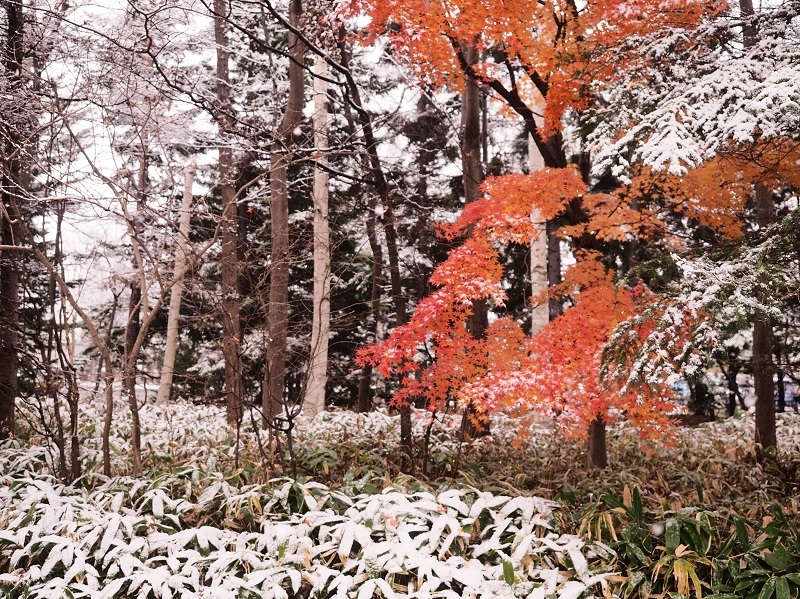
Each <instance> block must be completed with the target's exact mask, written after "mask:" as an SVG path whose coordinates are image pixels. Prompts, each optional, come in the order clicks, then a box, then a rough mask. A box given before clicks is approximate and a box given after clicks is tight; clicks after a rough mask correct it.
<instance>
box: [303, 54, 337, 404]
mask: <svg viewBox="0 0 800 599" xmlns="http://www.w3.org/2000/svg"><path fill="white" fill-rule="evenodd" d="M314 74H315V75H316V77H314V119H313V121H314V146H315V149H316V153H317V164H316V166H315V167H314V191H313V197H314V303H313V306H314V308H313V309H314V315H313V321H312V328H311V356H310V362H309V367H308V379H307V381H306V390H305V397H304V399H303V413H304V414H305V415H306V416H309V417H314V416H316V415H317V414H319V413H320V412H322V411H323V410H324V409H325V384H326V383H327V370H328V337H329V332H330V317H331V302H330V293H331V247H330V229H329V222H328V173H327V171H325V170H323V169H322V168H320V165H322V164H324V162H325V157H324V156H325V154H324V153H325V152H326V151H327V150H328V82H327V81H325V80H324V79H322V78H323V77H327V76H328V65H327V63H326V62H325V59H324V58H321V57H317V59H316V62H315V63H314Z"/></svg>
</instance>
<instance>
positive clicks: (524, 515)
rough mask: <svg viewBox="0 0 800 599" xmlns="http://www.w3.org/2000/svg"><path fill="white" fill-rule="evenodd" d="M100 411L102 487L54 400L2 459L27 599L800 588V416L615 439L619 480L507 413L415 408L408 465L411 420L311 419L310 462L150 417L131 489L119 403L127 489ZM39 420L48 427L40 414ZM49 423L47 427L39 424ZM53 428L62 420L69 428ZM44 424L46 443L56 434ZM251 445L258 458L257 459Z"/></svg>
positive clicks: (1, 487) (2, 515) (7, 549)
mask: <svg viewBox="0 0 800 599" xmlns="http://www.w3.org/2000/svg"><path fill="white" fill-rule="evenodd" d="M100 408H101V406H100V402H98V403H97V404H87V405H86V407H84V408H83V413H82V414H81V422H82V423H83V424H82V431H81V448H82V449H81V451H82V457H81V459H82V466H83V477H82V479H81V480H80V481H79V483H78V484H77V485H69V486H67V485H64V484H62V483H61V482H60V481H59V480H58V478H56V477H55V476H53V473H54V472H56V471H57V468H56V467H55V463H56V460H57V455H58V452H57V451H56V450H55V448H54V447H53V446H52V444H48V443H47V442H45V438H44V437H42V435H41V432H42V430H43V427H42V424H41V414H38V415H36V414H37V413H38V410H37V409H36V406H22V408H21V410H20V412H21V414H22V415H23V416H25V417H26V418H29V419H30V420H29V423H30V424H29V425H25V424H22V425H21V426H20V427H19V428H20V435H19V438H18V439H17V440H15V441H12V442H6V443H5V444H4V445H2V446H0V595H4V596H8V597H42V598H55V597H92V598H112V597H131V598H133V597H136V598H142V599H145V598H155V597H164V598H173V597H174V598H179V597H185V598H190V597H191V598H201V597H202V598H210V597H211V598H220V599H224V598H228V597H230V598H241V597H245V598H246V597H254V598H255V597H276V598H277V597H357V598H358V599H366V598H368V597H397V598H398V599H399V598H401V597H417V598H425V597H431V598H432V597H485V598H489V597H509V598H510V597H531V598H534V599H546V598H549V597H558V599H577V598H578V597H589V596H596V597H605V598H608V599H610V598H612V597H621V598H623V599H628V598H629V597H634V598H638V597H641V598H645V597H648V596H662V597H665V596H667V594H669V593H678V594H679V595H682V596H694V597H696V598H697V599H701V598H702V597H707V598H708V597H709V596H711V597H712V599H737V598H744V599H749V598H751V597H752V598H753V599H770V598H771V597H772V596H773V595H774V596H775V599H791V598H792V597H797V596H798V594H800V537H799V536H798V532H797V527H798V523H800V507H799V506H798V497H800V477H799V476H798V471H799V468H800V415H797V414H794V413H788V414H781V415H779V416H778V438H779V443H780V449H779V452H778V453H777V454H775V455H770V456H767V458H766V459H764V460H762V461H761V462H759V461H757V460H756V455H755V447H754V444H753V442H752V439H753V436H754V433H753V423H752V421H751V418H750V417H749V416H747V415H745V416H743V417H740V418H731V419H727V420H723V421H718V422H712V423H705V424H701V425H699V426H696V427H694V426H693V427H676V428H675V429H674V430H672V431H669V432H668V433H667V434H666V435H665V437H664V438H662V439H660V440H651V441H642V440H640V439H639V438H638V436H637V435H636V433H635V431H633V430H632V429H631V428H630V427H628V426H627V425H625V424H619V425H615V426H612V427H611V428H610V430H609V461H610V463H611V467H610V468H607V469H605V470H600V471H597V470H595V471H592V470H590V469H588V468H587V467H585V466H584V461H585V457H584V443H583V442H581V441H579V440H568V439H564V438H563V437H561V436H560V435H559V433H558V432H557V431H555V430H553V429H552V427H550V426H547V425H545V424H543V423H535V422H530V421H525V420H524V419H514V418H510V417H507V416H503V415H498V416H496V417H494V418H493V419H492V422H491V428H490V430H491V434H490V435H489V436H487V437H483V438H481V439H478V440H476V441H474V442H472V443H468V444H461V443H459V442H458V429H459V425H460V418H458V417H457V416H444V417H440V418H439V419H438V420H437V421H436V422H433V423H432V424H433V426H431V427H430V430H429V426H430V425H431V420H430V418H429V416H428V414H427V413H425V412H415V414H414V438H415V444H416V447H418V448H421V447H422V445H423V441H424V439H425V436H426V433H429V439H430V440H429V443H428V450H427V459H426V460H425V462H426V464H425V466H424V467H423V465H422V460H421V458H420V457H419V456H416V460H415V464H414V467H415V470H414V472H413V473H412V474H402V473H400V472H399V456H400V448H399V423H398V419H397V418H396V417H394V416H390V415H388V414H386V413H384V412H374V413H371V414H366V415H359V414H355V413H352V412H346V411H340V412H328V413H325V414H322V415H320V416H318V417H317V418H316V419H314V420H306V419H303V418H301V419H299V421H298V425H297V428H296V429H295V434H294V439H293V441H294V443H293V446H294V452H293V453H294V460H295V467H296V469H297V477H296V479H291V478H286V475H287V474H288V473H289V472H291V470H292V466H291V456H290V455H289V453H288V452H287V451H286V450H285V447H286V443H285V440H284V442H283V445H282V447H283V448H284V449H283V451H281V452H278V454H279V455H274V454H269V453H267V452H266V451H264V450H263V449H260V448H259V441H260V442H261V443H264V442H265V441H266V437H265V435H264V433H263V432H261V433H257V432H256V431H255V430H254V429H253V424H254V423H255V421H256V418H255V416H254V415H253V416H252V417H251V416H250V415H248V416H247V417H246V418H245V421H244V423H243V426H242V427H241V429H240V430H239V431H238V433H237V431H236V430H235V429H232V428H230V427H228V426H227V425H226V424H225V417H224V411H223V410H220V409H219V408H217V407H215V406H208V405H194V404H192V403H190V402H185V401H179V402H175V403H172V404H170V405H169V407H168V408H160V407H157V406H155V405H153V404H146V405H145V406H144V407H143V408H142V410H141V413H140V414H141V420H142V425H143V448H144V465H145V472H144V474H143V475H141V476H139V477H137V478H132V477H131V476H129V469H130V465H129V461H130V460H129V454H130V443H129V437H130V419H129V415H128V413H127V410H126V408H125V407H124V405H123V404H121V403H120V404H119V405H118V406H117V417H116V419H115V425H114V428H113V431H112V437H111V445H112V458H113V459H112V466H113V471H114V474H115V476H114V477H113V478H110V479H108V478H106V477H104V476H102V475H101V474H100V472H101V470H102V468H101V463H102V461H101V454H100V446H101V445H100V443H101V439H100V432H101V428H102V426H101V424H100V423H102V414H101V413H100V412H99V410H100ZM34 415H36V416H35V417H34ZM34 423H35V424H34ZM52 424H53V423H49V425H50V426H51V428H52ZM37 431H38V432H37ZM237 448H238V449H237Z"/></svg>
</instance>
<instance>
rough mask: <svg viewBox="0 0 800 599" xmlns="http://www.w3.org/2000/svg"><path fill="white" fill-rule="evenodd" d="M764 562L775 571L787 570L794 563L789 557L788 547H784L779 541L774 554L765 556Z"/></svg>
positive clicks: (773, 551)
mask: <svg viewBox="0 0 800 599" xmlns="http://www.w3.org/2000/svg"><path fill="white" fill-rule="evenodd" d="M764 561H765V562H767V563H768V564H769V565H770V566H772V568H774V569H775V570H785V569H786V567H787V566H788V565H789V564H790V562H791V561H792V556H791V555H789V552H788V551H786V547H784V546H783V544H782V543H781V542H780V541H778V542H777V543H775V547H774V548H773V550H772V553H765V554H764Z"/></svg>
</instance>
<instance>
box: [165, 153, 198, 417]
mask: <svg viewBox="0 0 800 599" xmlns="http://www.w3.org/2000/svg"><path fill="white" fill-rule="evenodd" d="M195 170H196V167H195V164H194V162H192V164H191V165H190V166H189V168H188V169H187V170H186V183H185V186H184V189H183V202H182V203H181V216H180V221H179V222H180V224H179V225H178V247H177V249H176V251H175V275H174V281H173V284H172V288H171V289H170V296H169V317H168V320H167V344H166V347H165V348H164V362H163V364H162V365H161V382H160V383H159V385H158V400H157V402H158V405H162V406H163V405H166V404H167V402H168V401H169V393H170V390H171V389H172V375H173V374H174V372H175V355H176V354H177V352H178V332H179V331H178V319H179V317H180V313H181V296H182V295H183V276H181V274H182V273H183V272H184V271H185V269H186V263H187V261H188V255H187V251H188V248H189V227H190V223H191V216H192V186H193V185H194V176H195Z"/></svg>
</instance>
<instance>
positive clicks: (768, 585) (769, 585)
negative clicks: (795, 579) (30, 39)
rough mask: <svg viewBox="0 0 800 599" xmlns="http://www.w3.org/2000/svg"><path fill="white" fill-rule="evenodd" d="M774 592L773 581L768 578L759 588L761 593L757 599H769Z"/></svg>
mask: <svg viewBox="0 0 800 599" xmlns="http://www.w3.org/2000/svg"><path fill="white" fill-rule="evenodd" d="M774 592H775V579H774V578H770V579H769V580H767V582H765V583H764V586H763V587H762V588H761V592H760V593H759V594H758V599H769V598H770V597H772V594H773V593H774Z"/></svg>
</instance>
